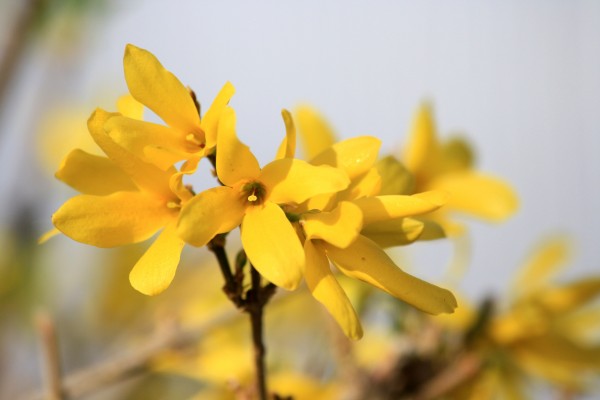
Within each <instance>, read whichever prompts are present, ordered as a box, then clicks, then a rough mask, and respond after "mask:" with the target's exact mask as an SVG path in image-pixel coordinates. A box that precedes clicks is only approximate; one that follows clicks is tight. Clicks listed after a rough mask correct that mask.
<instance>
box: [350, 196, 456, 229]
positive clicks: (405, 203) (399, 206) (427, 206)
mask: <svg viewBox="0 0 600 400" xmlns="http://www.w3.org/2000/svg"><path fill="white" fill-rule="evenodd" d="M429 194H430V195H429ZM444 197H445V196H444V194H443V193H441V192H425V193H421V194H419V195H412V196H405V195H389V196H376V197H363V198H361V199H357V200H354V201H353V203H354V204H356V205H357V206H359V207H360V209H361V210H362V212H363V216H364V222H363V223H364V224H365V225H367V224H371V223H373V222H378V221H386V220H388V219H393V218H402V217H410V216H413V215H419V214H425V213H428V212H431V211H434V210H436V209H438V208H439V207H440V206H441V205H442V204H443V199H444Z"/></svg>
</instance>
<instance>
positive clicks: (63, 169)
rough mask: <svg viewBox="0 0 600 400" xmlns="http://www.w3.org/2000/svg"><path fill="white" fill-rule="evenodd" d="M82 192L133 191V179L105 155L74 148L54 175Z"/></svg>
mask: <svg viewBox="0 0 600 400" xmlns="http://www.w3.org/2000/svg"><path fill="white" fill-rule="evenodd" d="M54 176H56V178H58V179H60V180H61V181H63V182H64V183H66V184H67V185H69V186H71V187H72V188H73V189H75V190H77V191H78V192H81V193H83V194H93V195H98V196H102V195H105V194H110V193H114V192H119V191H135V190H137V187H136V186H135V184H134V183H133V181H132V180H131V179H130V178H129V177H128V176H127V175H126V174H125V173H124V172H123V171H121V169H119V167H117V165H116V164H115V163H114V162H112V161H111V160H110V159H108V158H106V157H100V156H95V155H92V154H89V153H86V152H85V151H83V150H79V149H75V150H73V151H72V152H71V153H69V155H68V156H67V158H65V159H64V161H63V162H62V165H61V166H60V168H59V170H58V171H56V174H55V175H54Z"/></svg>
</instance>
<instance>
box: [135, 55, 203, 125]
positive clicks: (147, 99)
mask: <svg viewBox="0 0 600 400" xmlns="http://www.w3.org/2000/svg"><path fill="white" fill-rule="evenodd" d="M123 67H124V69H125V80H126V81H127V87H128V88H129V92H130V93H131V95H132V96H133V97H134V98H135V99H136V100H137V101H139V102H140V103H142V104H144V105H146V107H148V108H149V109H151V110H152V111H154V112H155V113H156V114H157V115H158V116H159V117H161V118H162V120H163V121H165V122H166V123H167V124H168V125H169V126H172V127H173V128H177V129H179V130H181V131H182V132H186V133H193V132H197V131H198V130H199V129H200V116H199V115H198V110H196V105H195V104H194V100H193V99H192V96H191V95H190V92H189V90H188V89H187V88H186V87H185V86H184V85H183V84H182V83H181V82H180V81H179V79H177V78H176V77H175V75H173V74H172V73H171V72H169V71H167V70H166V69H165V68H164V67H163V66H162V65H161V63H160V62H159V61H158V59H157V58H156V57H155V56H154V55H153V54H152V53H150V52H149V51H146V50H144V49H140V48H139V47H135V46H133V45H131V44H128V45H127V47H126V48H125V56H124V58H123Z"/></svg>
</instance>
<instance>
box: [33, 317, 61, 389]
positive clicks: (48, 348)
mask: <svg viewBox="0 0 600 400" xmlns="http://www.w3.org/2000/svg"><path fill="white" fill-rule="evenodd" d="M35 325H36V328H37V331H38V334H39V336H40V345H41V348H42V357H43V360H42V369H43V371H42V372H43V376H44V381H45V384H44V386H45V387H46V390H45V394H46V396H45V397H46V400H62V399H63V393H62V389H61V370H60V355H59V351H58V341H57V339H56V329H55V327H54V323H53V322H52V319H51V318H50V316H49V315H48V314H47V313H45V312H42V313H39V314H38V315H37V316H36V318H35Z"/></svg>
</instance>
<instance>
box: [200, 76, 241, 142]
mask: <svg viewBox="0 0 600 400" xmlns="http://www.w3.org/2000/svg"><path fill="white" fill-rule="evenodd" d="M234 93H235V87H233V85H232V84H231V82H226V83H225V85H223V87H222V88H221V91H220V92H219V94H217V97H215V99H214V100H213V102H212V104H211V105H210V108H209V109H208V111H207V112H206V114H204V117H202V121H201V122H200V126H201V127H202V130H203V131H204V134H205V136H206V147H207V148H212V147H214V146H215V145H216V144H217V132H218V131H219V120H220V119H221V114H222V113H223V110H224V109H225V107H226V106H227V104H229V100H231V98H232V97H233V95H234Z"/></svg>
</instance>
